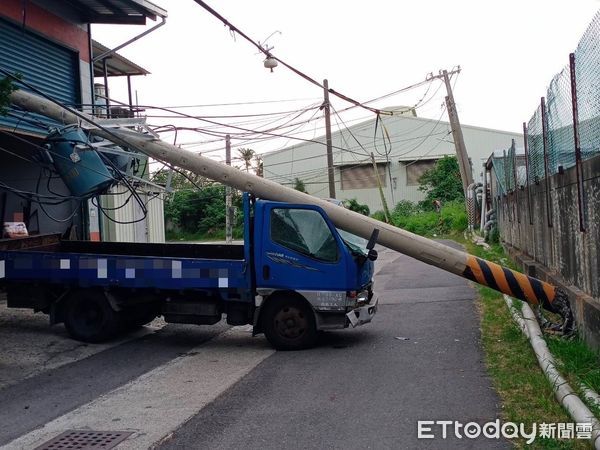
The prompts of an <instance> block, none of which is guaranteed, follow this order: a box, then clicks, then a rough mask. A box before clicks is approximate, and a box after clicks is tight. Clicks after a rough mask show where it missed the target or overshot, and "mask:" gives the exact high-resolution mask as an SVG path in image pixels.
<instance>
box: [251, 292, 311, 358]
mask: <svg viewBox="0 0 600 450" xmlns="http://www.w3.org/2000/svg"><path fill="white" fill-rule="evenodd" d="M262 324H263V327H262V328H263V330H264V333H265V336H266V337H267V340H268V341H269V343H270V344H271V345H272V346H273V347H274V348H275V349H277V350H302V349H305V348H310V347H313V346H314V345H315V344H316V342H317V337H318V334H317V325H316V321H315V315H314V313H313V311H312V308H311V307H310V306H309V305H308V304H307V303H306V302H304V301H302V300H300V299H298V298H273V299H271V301H269V302H268V303H267V305H266V308H265V310H264V311H263V316H262Z"/></svg>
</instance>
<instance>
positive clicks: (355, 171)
mask: <svg viewBox="0 0 600 450" xmlns="http://www.w3.org/2000/svg"><path fill="white" fill-rule="evenodd" d="M385 166H386V164H385V163H378V164H377V170H378V171H379V178H380V179H381V184H382V185H383V186H386V178H387V177H386V175H385ZM340 175H341V178H342V190H343V191H346V190H349V189H371V188H376V187H377V177H376V176H375V170H373V164H362V165H358V166H357V165H353V166H342V167H340Z"/></svg>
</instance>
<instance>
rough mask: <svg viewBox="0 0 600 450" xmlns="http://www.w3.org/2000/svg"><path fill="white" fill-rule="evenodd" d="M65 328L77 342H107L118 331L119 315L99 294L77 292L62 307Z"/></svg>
mask: <svg viewBox="0 0 600 450" xmlns="http://www.w3.org/2000/svg"><path fill="white" fill-rule="evenodd" d="M64 308H65V309H64V320H65V327H66V329H67V331H68V332H69V335H70V336H71V337H72V338H73V339H76V340H78V341H83V342H91V343H98V342H103V341H107V340H109V339H111V338H113V337H115V335H116V334H117V332H118V331H119V315H118V313H117V312H116V311H114V310H113V309H112V308H111V306H110V304H109V303H108V300H107V299H106V297H105V296H104V294H102V293H101V292H96V291H91V290H90V291H84V290H79V291H75V292H73V293H71V294H70V295H69V297H68V298H67V299H66V304H65V307H64Z"/></svg>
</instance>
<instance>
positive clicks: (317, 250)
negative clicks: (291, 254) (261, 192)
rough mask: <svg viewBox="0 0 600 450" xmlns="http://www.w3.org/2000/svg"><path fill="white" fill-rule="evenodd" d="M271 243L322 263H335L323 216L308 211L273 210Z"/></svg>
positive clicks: (331, 241)
mask: <svg viewBox="0 0 600 450" xmlns="http://www.w3.org/2000/svg"><path fill="white" fill-rule="evenodd" d="M271 239H272V240H273V242H276V243H278V244H280V245H282V246H284V247H287V248H289V249H291V250H294V251H296V252H298V253H302V254H304V255H307V256H310V257H311V258H315V259H318V260H321V261H325V262H335V261H337V260H338V248H337V245H336V242H335V239H334V237H333V234H332V233H331V230H330V229H329V227H328V226H327V223H326V222H325V219H323V216H321V214H319V213H318V212H317V211H314V210H311V209H291V208H274V209H273V210H272V211H271Z"/></svg>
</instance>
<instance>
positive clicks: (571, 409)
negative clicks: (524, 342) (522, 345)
mask: <svg viewBox="0 0 600 450" xmlns="http://www.w3.org/2000/svg"><path fill="white" fill-rule="evenodd" d="M512 300H513V299H512V298H511V297H509V296H508V295H504V301H505V302H506V305H507V306H508V310H509V311H510V314H511V315H512V317H513V319H514V320H515V322H516V323H517V325H518V326H519V328H520V329H521V331H523V333H524V334H525V336H527V338H528V339H529V342H530V343H531V347H532V348H533V351H534V352H535V356H536V358H537V360H538V362H539V364H540V367H541V368H542V370H543V371H544V374H545V375H546V378H548V381H550V384H552V389H553V390H554V395H555V397H556V399H557V400H558V401H559V403H560V404H561V405H562V406H563V407H564V408H565V409H566V410H567V412H568V413H569V415H570V416H571V418H572V419H573V420H574V421H575V422H576V423H591V424H592V438H591V442H592V445H593V447H594V448H595V449H596V450H600V440H599V439H598V438H599V437H600V422H598V419H596V417H595V416H594V414H593V413H592V412H591V411H590V410H589V408H588V407H587V406H586V405H585V403H583V402H582V401H581V399H580V398H579V397H578V396H577V394H576V393H575V391H573V389H572V388H571V386H569V384H568V383H567V381H566V380H565V379H564V378H563V377H562V376H561V375H560V373H559V372H558V369H557V368H556V362H555V360H554V357H553V356H552V354H551V353H550V351H549V350H548V346H547V345H546V341H545V340H544V337H543V334H542V330H541V329H540V326H539V325H538V322H537V320H536V318H535V315H534V313H533V311H532V310H531V308H530V307H529V305H528V304H527V303H525V302H522V303H523V306H522V307H521V313H522V314H523V316H520V315H519V313H518V311H517V309H516V308H515V307H514V306H513V305H512ZM594 394H596V393H595V392H594ZM597 395H598V394H596V396H597ZM586 396H587V395H586Z"/></svg>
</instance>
